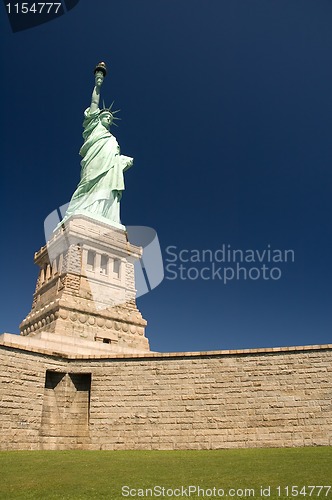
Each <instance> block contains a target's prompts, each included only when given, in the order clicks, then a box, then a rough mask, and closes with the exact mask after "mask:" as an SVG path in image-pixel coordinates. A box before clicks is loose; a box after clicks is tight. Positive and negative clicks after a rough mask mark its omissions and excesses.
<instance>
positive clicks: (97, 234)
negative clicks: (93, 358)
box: [20, 215, 149, 352]
mask: <svg viewBox="0 0 332 500" xmlns="http://www.w3.org/2000/svg"><path fill="white" fill-rule="evenodd" d="M141 254H142V249H141V248H140V247H137V246H135V245H132V244H130V243H129V241H128V239H127V234H126V232H125V231H124V230H123V229H118V228H115V227H112V226H110V225H109V224H106V223H104V222H101V221H98V220H95V219H93V218H91V217H88V216H86V215H73V216H71V217H70V218H69V219H67V220H66V221H65V223H63V224H62V226H61V227H59V228H58V229H57V230H56V231H55V232H54V233H53V236H52V237H51V238H50V240H49V241H48V243H47V245H46V246H44V247H42V248H41V249H40V250H39V251H38V252H36V254H35V258H34V260H35V263H36V264H37V265H38V266H39V268H40V272H39V276H38V279H37V285H36V291H35V293H34V298H33V304H32V309H31V312H30V313H29V314H28V316H27V317H26V318H25V319H24V321H23V322H22V323H21V325H20V331H21V335H24V336H34V337H36V338H38V337H41V336H42V334H45V332H46V333H48V334H54V335H60V336H67V337H75V338H79V339H82V340H84V339H85V340H88V341H90V342H91V341H96V342H99V343H105V344H110V345H111V347H112V350H114V352H123V351H124V350H125V351H126V352H128V348H129V349H130V348H132V349H133V351H135V352H137V350H139V351H149V342H148V340H147V338H146V337H145V334H144V331H145V326H146V321H145V320H144V319H143V318H142V315H141V313H140V312H139V310H138V309H137V306H136V301H135V297H136V290H135V276H134V262H135V261H136V260H138V259H139V258H140V256H141ZM99 345H100V344H99ZM109 348H110V346H109V345H108V346H107V350H109Z"/></svg>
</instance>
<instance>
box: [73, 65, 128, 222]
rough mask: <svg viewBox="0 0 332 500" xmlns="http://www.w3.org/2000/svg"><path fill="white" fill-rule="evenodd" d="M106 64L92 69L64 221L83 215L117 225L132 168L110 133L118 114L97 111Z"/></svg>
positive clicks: (108, 110) (110, 109) (102, 110)
mask: <svg viewBox="0 0 332 500" xmlns="http://www.w3.org/2000/svg"><path fill="white" fill-rule="evenodd" d="M106 72H107V70H106V65H105V63H104V62H101V63H99V64H98V65H97V66H96V68H95V70H94V73H95V87H94V89H93V92H92V99H91V104H90V107H89V108H87V109H86V110H85V112H84V121H83V128H84V132H83V138H84V144H83V146H82V147H81V149H80V155H81V156H82V161H81V166H82V170H81V180H80V182H79V184H78V186H77V189H76V191H75V192H74V194H73V196H72V198H71V201H70V204H69V206H68V209H67V212H66V215H65V217H64V220H66V219H67V218H68V217H70V216H71V215H73V214H74V213H86V214H87V215H91V216H92V217H95V218H97V219H98V218H99V219H102V218H106V219H108V221H109V222H110V223H112V222H113V223H116V225H117V224H121V222H120V199H121V196H122V191H123V190H124V189H125V186H124V175H123V173H124V172H125V171H126V170H127V169H128V168H130V167H131V166H132V164H133V158H130V157H128V156H123V155H121V154H120V147H119V144H118V142H117V140H116V138H115V137H114V136H113V135H112V134H111V132H110V131H109V129H110V126H111V125H112V123H113V122H114V120H116V119H117V118H116V117H115V116H114V115H115V114H116V113H117V111H113V110H112V105H111V106H110V107H109V108H105V106H104V107H103V109H99V100H100V88H101V85H102V83H103V81H104V78H105V76H106Z"/></svg>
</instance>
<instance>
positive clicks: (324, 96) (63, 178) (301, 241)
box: [0, 0, 332, 351]
mask: <svg viewBox="0 0 332 500" xmlns="http://www.w3.org/2000/svg"><path fill="white" fill-rule="evenodd" d="M331 23H332V3H331V2H330V1H327V0H319V1H316V2H313V1H312V0H285V1H283V0H278V1H275V0H251V1H250V2H249V1H248V0H229V1H225V0H209V1H206V0H177V1H169V0H153V1H152V0H140V1H137V0H121V1H110V0H99V1H98V2H91V0H81V1H80V2H79V4H78V5H77V7H75V8H74V9H73V10H71V11H70V12H68V13H67V14H66V15H64V16H63V17H61V18H59V19H57V20H55V21H52V22H50V23H47V24H44V25H41V26H39V27H36V28H33V29H30V30H26V31H22V32H18V33H15V34H13V33H12V32H11V30H10V26H9V23H8V19H7V17H6V14H5V10H4V8H2V14H1V16H0V30H1V33H2V42H3V43H2V52H1V67H2V74H3V78H2V82H1V108H2V109H1V119H2V127H1V130H2V188H1V190H2V196H1V203H2V209H1V213H2V219H1V222H2V224H1V228H2V236H3V238H2V245H1V263H2V265H1V270H2V285H1V286H2V300H1V306H2V311H1V326H0V331H2V332H11V333H17V332H18V325H19V323H20V322H21V321H22V319H23V318H24V317H25V316H26V314H27V313H28V312H29V310H30V307H31V301H32V294H33V292H34V287H35V280H36V275H37V268H36V266H35V265H34V264H33V254H34V252H35V251H36V250H38V249H39V248H40V246H42V245H43V244H45V240H44V234H43V222H44V219H45V217H46V216H47V215H48V214H49V213H50V212H52V211H53V210H54V209H55V208H57V207H58V206H60V205H62V204H64V203H66V202H68V201H69V199H70V197H71V194H72V193H73V191H74V189H75V187H76V185H77V183H78V181H79V175H80V164H79V162H80V158H79V156H78V151H79V148H80V146H81V143H82V137H81V133H82V113H83V110H84V109H85V108H86V107H87V106H88V105H89V103H90V96H91V92H92V88H93V81H94V79H93V74H92V70H93V68H94V66H95V64H96V63H97V62H99V61H100V60H105V61H106V62H107V63H108V65H109V70H110V71H109V74H108V76H107V78H106V80H105V82H104V86H103V89H102V98H104V99H105V101H106V102H107V103H111V102H112V101H113V99H114V100H115V104H116V107H119V108H121V119H122V121H121V122H120V127H119V128H118V129H114V131H113V132H114V134H115V135H116V137H117V139H118V141H119V143H120V146H121V151H122V153H123V154H125V155H129V156H133V157H134V158H135V164H134V167H133V168H132V169H131V170H130V171H128V173H127V174H126V191H125V193H124V196H123V202H122V221H123V223H124V224H126V225H143V226H149V227H152V228H154V229H155V230H156V231H157V233H158V236H159V240H160V244H161V247H162V250H163V252H164V256H165V249H166V247H168V246H169V245H174V246H176V247H178V249H179V250H180V249H189V250H190V249H200V250H202V249H211V250H217V249H218V248H220V247H221V245H222V244H226V245H227V244H230V245H231V246H232V248H239V249H243V250H245V249H248V248H250V249H257V250H260V251H262V250H264V248H266V247H267V246H268V245H270V246H271V248H277V249H293V250H294V252H295V262H294V263H288V264H282V265H280V268H281V269H282V277H281V279H280V280H277V281H273V280H263V279H259V280H257V281H252V280H247V281H244V280H240V281H232V282H230V283H229V284H227V285H225V284H223V283H222V282H221V281H220V280H206V281H204V280H202V279H199V280H196V281H190V280H180V279H177V280H167V279H165V280H164V281H163V282H162V283H161V284H160V285H159V286H158V287H157V288H156V289H154V290H153V291H152V292H150V293H149V294H147V295H145V296H144V297H142V298H140V299H139V300H138V306H139V308H140V310H141V312H142V314H143V316H144V317H145V318H146V319H147V321H148V328H147V332H146V333H147V336H148V337H149V339H150V343H151V348H152V349H153V350H160V351H184V350H189V351H190V350H211V349H223V348H235V349H236V348H247V347H265V346H278V345H298V344H318V343H320V344H321V343H327V342H331V324H332V308H331V278H332V272H331V266H330V257H331V250H332V238H331V199H332V196H331V190H332V166H331V160H332V141H331V136H332V64H331V58H332V29H331ZM254 265H256V264H254ZM267 265H268V264H267ZM166 275H167V273H166Z"/></svg>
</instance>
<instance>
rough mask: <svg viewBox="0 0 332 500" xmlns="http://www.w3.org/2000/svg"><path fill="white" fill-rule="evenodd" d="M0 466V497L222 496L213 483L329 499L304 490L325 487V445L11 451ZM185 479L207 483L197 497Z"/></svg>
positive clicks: (249, 494)
mask: <svg viewBox="0 0 332 500" xmlns="http://www.w3.org/2000/svg"><path fill="white" fill-rule="evenodd" d="M0 467H1V480H0V499H1V500H7V499H11V498H17V499H27V500H28V499H36V500H44V499H45V500H47V499H73V500H76V499H103V498H108V499H124V498H221V497H220V496H218V492H217V490H218V489H219V490H220V491H219V495H220V494H221V493H222V491H221V489H223V490H224V497H225V498H226V495H227V497H228V498H294V497H295V496H298V497H299V498H301V499H303V498H306V497H309V498H312V499H317V498H320V499H323V498H330V499H331V498H332V487H331V490H330V491H329V492H328V491H327V489H326V488H324V489H321V490H319V488H315V489H313V488H311V489H310V488H308V486H326V485H332V447H317V448H283V449H279V448H277V449H245V450H242V449H241V450H211V451H209V450H202V451H17V452H16V451H12V452H1V453H0ZM190 485H191V486H196V487H198V486H199V487H200V488H202V489H203V488H204V489H207V491H205V496H203V491H202V490H201V491H200V495H198V492H197V491H196V493H195V492H194V491H193V490H191V491H190V490H189V489H188V487H189V486H190ZM124 486H127V487H128V488H131V489H132V490H131V491H129V489H124V490H123V492H124V493H125V494H126V493H128V495H127V496H123V495H122V487H124ZM154 486H157V487H160V489H159V490H158V489H157V490H155V493H157V494H158V492H159V493H160V494H159V496H156V495H155V496H151V494H149V493H151V492H145V491H142V490H145V489H146V488H154ZM182 486H183V487H184V492H183V494H182V492H181V487H182ZM262 486H263V488H268V487H269V486H270V487H271V490H270V495H269V496H267V495H268V493H269V491H268V490H265V493H266V496H263V495H262V494H261V487H262ZM278 486H280V490H279V491H278V489H277V487H278ZM292 486H294V487H295V488H293V491H292ZM303 486H306V488H304V489H303ZM162 487H164V488H165V490H164V493H163V490H162V489H161V488H162ZM214 487H215V488H216V490H215V495H214V491H213V488H214ZM287 487H288V491H287ZM296 487H297V488H296ZM186 488H187V489H186ZM230 488H233V489H234V491H233V490H231V491H230ZM178 489H179V490H178ZM167 490H168V491H167ZM171 490H173V495H172V491H171ZM236 490H238V491H236ZM241 490H242V491H241ZM297 492H298V493H299V494H298V495H297V494H296V493H297ZM129 493H130V494H129ZM142 493H144V494H146V493H147V495H146V496H143V495H142ZM179 493H181V495H179ZM287 493H288V495H287ZM186 494H187V496H186ZM176 495H177V496H176ZM213 495H214V496H213Z"/></svg>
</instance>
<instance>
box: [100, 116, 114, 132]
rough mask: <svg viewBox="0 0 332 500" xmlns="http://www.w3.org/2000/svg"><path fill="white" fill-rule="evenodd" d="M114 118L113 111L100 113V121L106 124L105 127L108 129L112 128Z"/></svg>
mask: <svg viewBox="0 0 332 500" xmlns="http://www.w3.org/2000/svg"><path fill="white" fill-rule="evenodd" d="M112 120H113V118H112V115H111V113H102V114H101V115H100V123H101V124H102V125H104V127H105V128H107V130H108V129H109V128H110V126H111V123H112Z"/></svg>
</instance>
